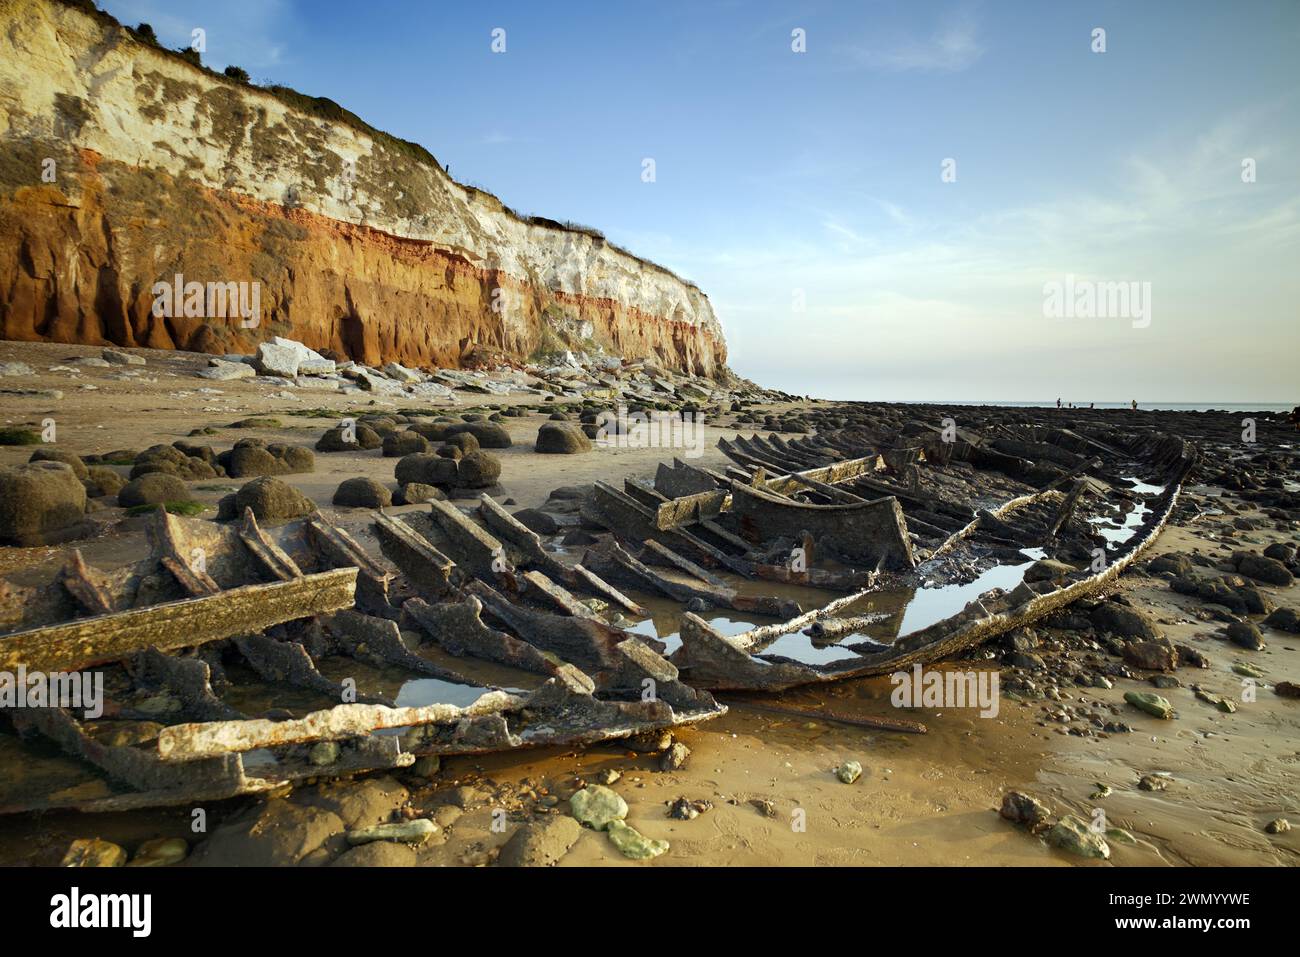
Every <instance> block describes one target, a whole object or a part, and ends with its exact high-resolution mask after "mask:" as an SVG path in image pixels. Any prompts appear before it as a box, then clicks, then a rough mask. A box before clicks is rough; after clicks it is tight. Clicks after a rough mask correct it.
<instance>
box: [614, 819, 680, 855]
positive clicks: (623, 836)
mask: <svg viewBox="0 0 1300 957" xmlns="http://www.w3.org/2000/svg"><path fill="white" fill-rule="evenodd" d="M607 833H608V834H609V840H610V843H611V844H613V845H614V846H615V847H617V848H618V849H619V851H620V852H621V853H622V854H623V856H624V857H627V858H631V859H632V860H634V861H647V860H650V858H652V857H658V856H659V855H660V854H663V853H664V852H665V851H667V850H668V842H667V841H657V840H653V839H652V838H648V837H646V836H645V835H643V834H642V833H641V832H640V831H638V830H637V829H636V828H634V827H631V826H630V825H628V824H624V823H623V822H622V821H621V820H613V821H610V822H609V826H608V832H607Z"/></svg>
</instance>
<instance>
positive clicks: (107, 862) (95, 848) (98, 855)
mask: <svg viewBox="0 0 1300 957" xmlns="http://www.w3.org/2000/svg"><path fill="white" fill-rule="evenodd" d="M125 863H126V851H124V850H122V848H120V847H118V846H117V845H116V844H113V843H111V842H109V841H105V840H101V839H100V838H98V837H82V838H77V840H75V841H73V842H72V844H71V845H70V846H69V847H68V850H67V852H66V853H64V855H63V860H62V861H60V862H59V866H60V867H121V866H122V865H123V864H125Z"/></svg>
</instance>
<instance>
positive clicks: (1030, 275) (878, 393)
mask: <svg viewBox="0 0 1300 957" xmlns="http://www.w3.org/2000/svg"><path fill="white" fill-rule="evenodd" d="M101 6H102V7H103V8H104V9H106V10H108V11H109V12H110V13H112V14H113V15H114V16H116V17H117V18H118V19H119V20H121V21H123V22H125V23H128V24H135V23H137V22H139V21H146V22H148V23H151V24H152V25H153V26H154V28H155V30H156V31H157V32H158V35H159V37H160V39H161V40H162V42H164V43H166V44H167V45H169V46H180V45H182V44H188V42H189V38H190V31H191V29H193V27H195V26H201V27H203V29H204V30H205V31H206V35H207V48H208V52H207V53H206V54H205V58H204V59H205V62H206V63H207V64H209V65H211V66H215V67H217V68H221V67H224V66H225V65H227V64H229V63H235V64H238V65H240V66H243V67H244V68H245V69H247V70H248V72H249V73H250V74H251V75H252V78H253V80H254V82H263V81H273V82H276V83H282V84H286V85H288V86H291V87H293V88H295V89H297V90H299V91H301V92H304V93H308V94H311V95H315V96H326V97H329V98H330V99H333V100H336V101H337V102H339V103H340V104H342V105H343V106H345V107H347V108H348V109H350V110H352V111H353V112H355V113H356V114H358V115H359V116H361V117H362V118H364V119H365V120H366V121H367V122H369V123H371V124H372V125H373V126H376V127H378V128H379V129H383V130H386V131H387V132H389V133H392V134H394V135H396V136H400V137H402V138H404V139H409V140H414V141H416V142H419V143H421V144H422V145H424V146H425V147H427V148H428V149H429V150H430V152H432V153H433V154H434V155H435V156H437V157H438V158H439V159H440V160H441V161H443V162H444V163H446V164H448V165H449V167H450V170H451V173H452V175H453V176H454V177H455V178H456V179H458V180H461V181H462V182H468V183H472V184H475V185H478V186H481V187H483V188H485V189H488V190H490V191H491V192H493V193H495V194H497V195H498V196H499V197H500V198H501V199H502V200H503V201H504V202H505V203H506V204H508V205H509V206H511V207H513V208H515V209H517V210H520V211H521V212H523V213H526V214H527V213H531V214H537V215H542V216H548V217H551V218H554V219H561V220H573V221H577V222H581V223H586V224H589V225H591V226H595V227H596V228H598V229H600V230H601V231H602V232H604V233H605V234H606V235H607V236H608V237H609V238H610V239H611V240H612V241H614V242H616V243H618V244H619V245H622V246H625V247H626V248H628V249H630V250H632V251H633V252H635V253H637V254H638V255H641V256H644V257H646V258H648V259H651V260H654V261H655V262H659V263H662V264H663V265H665V266H667V267H669V268H670V269H672V270H674V271H675V272H677V273H678V274H680V275H682V276H684V277H686V278H688V279H690V280H692V281H694V282H696V283H697V284H698V285H699V286H700V287H701V288H702V289H703V290H704V291H705V293H707V294H708V296H709V298H710V300H711V302H712V303H713V307H714V310H715V312H716V313H717V315H718V318H719V320H720V321H721V323H722V326H723V329H724V331H725V333H726V337H727V341H728V345H729V350H730V364H731V366H732V368H733V369H735V370H736V371H737V372H738V373H740V374H741V375H744V376H747V377H749V378H752V379H754V380H755V381H757V382H759V383H761V384H762V385H765V386H770V387H775V388H781V389H785V390H788V391H791V392H796V393H800V394H811V395H815V396H820V397H827V398H837V399H864V400H926V399H929V400H943V401H962V400H971V401H998V400H1004V401H1017V400H1018V401H1041V400H1048V401H1054V400H1055V399H1056V398H1057V397H1062V398H1063V399H1064V400H1065V401H1067V402H1076V403H1080V402H1081V403H1087V402H1093V401H1095V402H1112V401H1122V402H1127V401H1128V400H1129V399H1131V398H1136V399H1138V400H1139V401H1140V402H1144V403H1169V402H1220V403H1229V402H1259V403H1297V402H1300V387H1298V386H1297V374H1296V373H1297V359H1300V163H1297V151H1298V148H1300V56H1297V54H1296V50H1297V49H1298V48H1300V2H1297V0H1277V2H1273V0H1239V2H1233V3H1211V2H1199V0H1180V2H1173V0H1167V2H1166V0H1148V2H1143V3H1132V2H1127V0H1124V2H1115V3H1109V2H1087V0H1070V2H1052V3H1037V2H1034V3H1030V2H1025V3H1012V2H993V0H985V2H955V3H947V2H942V0H934V2H930V0H914V2H862V0H858V2H837V3H833V2H806V3H800V2H792V3H763V2H739V0H736V2H730V0H713V2H710V0H696V2H682V3H677V2H659V3H654V4H640V3H631V2H628V3H622V2H620V3H608V2H591V3H585V2H578V3H537V2H521V3H491V2H476V3H472V4H467V3H460V2H455V3H453V2H446V3H443V2H409V3H403V2H396V0H372V2H370V3H367V4H364V5H360V6H358V5H357V4H356V3H353V2H349V3H344V2H336V0H317V2H310V0H225V2H223V3H222V4H219V5H218V4H212V3H210V2H206V0H205V2H191V0H104V2H102V3H101ZM498 29H500V30H504V31H505V32H504V42H505V50H504V52H494V51H493V49H492V47H493V33H494V31H495V30H498ZM1097 30H1102V31H1104V36H1101V35H1098V34H1097V33H1096V31H1097ZM796 31H802V32H801V33H796ZM497 36H498V37H500V36H501V35H500V34H497ZM800 37H801V38H802V40H803V43H802V46H803V50H802V52H798V51H796V49H795V48H796V47H797V46H799V45H800V43H799V42H798V40H799V38H800ZM1102 43H1104V52H1103V51H1101V50H1099V49H1098V47H1099V46H1101V45H1102ZM498 46H500V44H499V43H498ZM646 159H652V160H653V161H654V180H653V182H646V181H645V179H644V177H643V169H644V168H645V165H644V161H645V160H646ZM1247 167H1249V170H1248V169H1247ZM1247 180H1249V181H1247ZM1119 283H1124V284H1126V285H1125V287H1124V288H1125V289H1126V290H1129V291H1131V292H1132V296H1131V298H1130V299H1129V302H1128V304H1127V308H1119V307H1121V306H1122V305H1123V304H1122V303H1121V302H1120V301H1119V300H1118V299H1115V298H1114V295H1115V290H1116V289H1117V288H1118V286H1116V285H1115V284H1119ZM1067 284H1068V285H1067ZM1127 284H1132V285H1131V286H1130V285H1127ZM1067 289H1068V291H1069V292H1068V296H1067V297H1066V298H1068V299H1069V300H1070V304H1071V305H1072V306H1073V307H1074V308H1057V306H1059V305H1060V304H1061V303H1062V302H1063V300H1062V299H1061V298H1060V297H1059V296H1057V295H1056V293H1058V292H1061V291H1062V290H1067ZM1107 290H1109V293H1110V298H1108V295H1107V292H1106V291H1107ZM1093 292H1098V293H1099V295H1098V298H1097V300H1096V301H1097V302H1099V303H1101V304H1103V305H1105V304H1107V303H1109V304H1110V305H1111V306H1112V307H1114V308H1111V309H1100V308H1093V309H1092V310H1091V311H1090V310H1089V309H1088V307H1087V298H1084V297H1088V296H1089V295H1090V294H1091V293H1093ZM1077 297H1078V298H1077ZM1099 313H1101V314H1099ZM1116 313H1118V314H1116Z"/></svg>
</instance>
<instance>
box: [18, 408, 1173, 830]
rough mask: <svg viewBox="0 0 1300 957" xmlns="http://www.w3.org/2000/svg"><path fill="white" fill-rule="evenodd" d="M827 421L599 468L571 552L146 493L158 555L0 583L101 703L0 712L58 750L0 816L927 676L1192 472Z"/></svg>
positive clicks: (1060, 588)
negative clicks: (917, 667)
mask: <svg viewBox="0 0 1300 957" xmlns="http://www.w3.org/2000/svg"><path fill="white" fill-rule="evenodd" d="M845 421H846V422H847V423H848V425H847V427H846V428H843V429H838V430H827V431H824V432H817V433H814V434H808V435H803V436H800V437H796V438H792V439H787V438H783V437H782V436H780V435H777V434H771V435H766V436H764V435H761V434H754V435H752V436H750V437H744V436H737V437H736V438H734V439H731V440H728V439H723V440H721V441H720V443H719V447H720V448H721V450H722V451H723V452H724V453H725V455H726V456H727V458H728V459H729V460H730V462H731V463H732V464H731V465H729V466H727V467H726V468H725V470H722V471H719V470H716V469H711V468H706V467H700V466H696V465H692V464H689V463H687V462H683V461H680V460H673V461H672V462H665V463H663V464H661V465H660V467H659V469H658V472H657V474H656V475H655V477H654V479H653V481H642V480H638V479H628V480H626V481H625V482H624V483H623V485H622V487H616V486H614V485H612V484H608V483H604V482H598V483H596V484H595V485H594V486H593V487H590V488H588V489H586V491H585V494H584V495H583V496H581V497H580V498H579V499H576V500H573V501H572V502H571V503H570V507H569V508H568V509H567V511H566V512H565V513H564V514H561V515H559V516H558V517H559V518H560V519H561V523H560V525H561V529H565V528H574V527H579V526H580V527H581V528H583V529H584V530H585V531H587V532H588V533H589V534H588V536H587V537H588V538H589V539H590V542H591V544H588V545H585V546H583V547H580V548H575V547H569V546H563V545H561V544H559V543H558V542H557V541H556V539H558V536H552V537H543V536H541V535H539V534H537V533H536V532H534V531H532V530H530V529H529V528H528V527H527V526H525V525H524V524H522V523H521V522H520V521H519V520H518V519H517V518H515V517H514V516H513V515H512V514H511V513H510V512H508V511H507V510H506V509H505V508H504V507H503V506H502V505H500V504H499V503H498V502H497V501H495V500H494V499H493V498H491V497H489V496H487V495H484V496H482V498H481V499H479V500H478V501H477V503H476V504H475V505H474V506H473V507H472V508H462V507H458V506H457V505H455V504H453V503H450V502H446V501H441V500H430V501H429V502H427V503H426V504H425V505H422V506H419V507H418V508H415V509H411V510H405V511H401V512H394V511H381V512H378V513H371V518H370V519H368V520H367V521H366V522H365V523H364V525H363V526H361V527H359V528H353V529H351V530H349V529H346V528H343V527H340V526H339V525H336V524H334V523H332V522H330V521H328V520H327V519H325V518H324V517H323V516H320V515H313V516H311V517H308V518H305V519H299V520H294V521H291V522H288V523H286V524H283V525H279V526H277V527H264V526H263V525H261V524H259V522H258V521H257V519H256V518H255V516H254V515H253V513H252V512H251V511H246V512H245V513H244V514H243V515H242V516H240V517H239V518H237V519H236V520H234V521H232V522H226V523H219V522H212V521H207V520H198V519H187V518H180V517H177V516H173V515H169V514H167V513H166V512H165V511H159V512H157V513H155V514H154V515H153V516H152V517H151V518H150V519H149V522H150V524H149V527H148V538H149V542H150V549H149V555H148V557H147V558H145V559H144V560H142V561H140V562H137V563H135V564H130V565H125V566H122V567H118V568H115V569H112V570H101V569H99V568H96V567H95V566H94V565H93V564H91V563H90V562H88V561H87V560H86V559H85V558H84V557H83V555H82V554H81V553H80V552H78V551H76V550H75V549H70V550H68V551H67V552H66V553H65V555H64V556H63V563H62V567H61V568H60V570H59V572H58V573H57V575H55V576H54V577H53V578H52V579H51V580H46V581H40V582H20V581H14V580H11V581H5V582H0V670H6V671H14V670H16V669H19V668H23V669H26V670H27V671H42V672H73V671H83V670H96V671H98V672H101V673H102V674H103V675H104V685H105V687H106V689H107V698H108V700H107V702H106V704H105V706H104V708H103V713H102V714H101V715H98V716H95V717H88V716H87V715H86V714H84V713H78V712H77V711H76V710H75V709H72V708H63V707H45V708H23V709H17V710H12V711H9V712H7V713H8V715H9V718H10V722H11V725H12V729H13V731H14V732H15V734H6V735H0V744H2V745H3V747H5V748H7V749H13V750H14V751H15V752H16V753H17V754H19V755H23V756H25V757H26V758H29V759H30V760H31V761H32V762H34V763H35V764H39V763H40V760H51V759H50V755H51V754H58V755H62V756H63V760H64V761H65V764H64V765H60V767H61V768H63V773H62V776H60V775H59V774H53V772H52V773H51V776H42V774H40V773H36V772H33V773H31V774H19V775H17V776H15V779H14V780H10V781H7V782H5V784H4V786H3V788H2V789H0V811H4V812H18V811H32V810H41V809H47V808H55V807H74V808H78V809H81V810H85V811H109V810H125V809H131V808H137V807H144V806H154V805H167V804H173V805H182V804H189V803H193V802H196V801H201V800H218V799H223V798H228V797H234V796H237V795H244V794H254V793H259V792H265V791H270V790H273V789H276V788H280V787H283V786H285V785H287V784H292V783H294V782H296V781H302V780H306V779H310V778H319V777H322V776H341V775H347V774H352V773H357V772H362V771H370V770H378V769H385V768H401V767H406V766H409V765H411V764H413V763H414V762H415V761H416V760H417V759H418V758H420V757H422V756H430V755H455V754H473V753H483V752H489V751H503V750H511V749H516V748H526V747H533V746H546V745H559V746H565V747H581V746H586V745H591V744H594V743H597V742H601V741H606V740H612V739H619V738H632V737H645V736H654V735H658V734H662V732H664V731H665V730H667V729H671V728H675V727H680V726H683V725H688V724H694V723H698V722H702V721H707V720H709V719H712V718H716V717H718V716H719V715H721V714H723V713H725V711H726V707H725V705H724V704H722V703H720V702H719V701H718V700H717V699H715V697H714V696H713V692H716V691H736V690H745V691H766V692H777V691H780V690H782V689H786V688H791V687H794V686H798V685H804V684H811V683H816V682H826V681H835V680H842V679H846V678H853V677H863V676H871V675H880V674H887V673H890V672H893V671H896V670H899V669H903V668H909V667H911V666H912V665H914V664H917V663H921V664H926V663H929V662H934V661H937V660H940V659H943V658H946V657H949V656H952V655H955V654H958V653H960V652H962V651H964V650H966V649H969V648H971V647H973V646H975V645H977V644H979V643H981V642H983V641H985V640H987V639H988V638H990V637H992V636H994V635H997V634H1000V633H1002V632H1004V631H1006V630H1008V629H1011V628H1014V627H1017V626H1020V625H1023V624H1027V623H1029V622H1032V621H1034V620H1036V619H1038V618H1040V617H1042V616H1044V615H1047V614H1049V613H1050V612H1052V611H1055V610H1056V609H1058V608H1061V607H1063V606H1065V605H1067V604H1069V603H1070V602H1073V601H1076V600H1077V599H1079V598H1082V597H1086V596H1088V595H1092V594H1095V593H1098V592H1100V591H1103V590H1104V589H1106V588H1107V587H1108V586H1109V585H1111V584H1112V583H1113V582H1114V580H1115V578H1116V577H1117V576H1118V575H1119V574H1120V573H1121V572H1122V571H1123V570H1124V569H1125V568H1126V567H1127V566H1128V565H1129V564H1130V563H1132V562H1133V561H1134V560H1135V559H1136V558H1137V557H1138V555H1139V554H1141V552H1142V551H1143V549H1144V548H1146V546H1147V545H1149V544H1150V543H1151V542H1152V541H1153V540H1154V538H1155V537H1156V536H1157V535H1158V534H1159V532H1160V531H1161V529H1162V528H1163V527H1164V525H1165V523H1166V522H1167V521H1168V520H1169V518H1170V515H1171V513H1172V512H1173V509H1174V508H1175V505H1176V503H1177V500H1178V495H1179V492H1180V489H1181V487H1182V484H1183V482H1184V480H1185V479H1186V477H1187V475H1188V472H1189V470H1190V469H1191V468H1192V466H1193V464H1194V463H1195V461H1196V452H1195V450H1194V448H1193V447H1191V446H1190V445H1189V444H1187V443H1186V442H1184V441H1183V440H1181V439H1179V438H1176V437H1173V436H1167V435H1158V434H1152V433H1134V434H1131V435H1116V434H1115V433H1113V432H1106V433H1105V435H1101V434H1092V433H1090V432H1088V431H1083V430H1078V431H1076V430H1071V429H1063V428H1047V427H1043V426H1033V425H1020V426H1007V425H1000V426H998V427H997V428H996V430H991V434H976V433H973V432H969V431H964V430H955V434H951V433H952V432H953V431H954V430H949V431H942V430H939V429H933V428H930V427H929V426H927V425H924V424H921V423H910V424H909V425H908V426H907V427H906V428H903V429H901V430H898V429H893V428H885V427H883V426H880V427H873V425H872V420H871V418H870V417H869V416H867V415H864V414H854V413H853V411H852V409H851V408H850V412H849V415H848V416H847V418H846V420H845ZM123 727H127V728H129V729H131V733H123V730H122V729H123ZM38 759H40V760H38ZM68 759H71V762H72V766H73V767H75V768H76V769H77V770H78V772H79V774H80V776H79V777H78V776H75V775H72V776H70V775H69V774H68V773H66V772H67V768H68V765H67V764H66V761H67V760H68Z"/></svg>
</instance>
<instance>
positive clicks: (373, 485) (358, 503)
mask: <svg viewBox="0 0 1300 957" xmlns="http://www.w3.org/2000/svg"><path fill="white" fill-rule="evenodd" d="M334 504H335V505H346V506H348V507H350V508H387V507H388V506H390V505H392V504H393V495H392V493H391V492H389V491H388V489H386V488H384V487H383V486H382V485H380V484H379V483H378V482H376V481H375V480H374V479H372V478H350V479H346V480H345V481H343V482H342V483H341V484H340V485H339V487H338V490H337V491H336V492H335V493H334Z"/></svg>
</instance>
